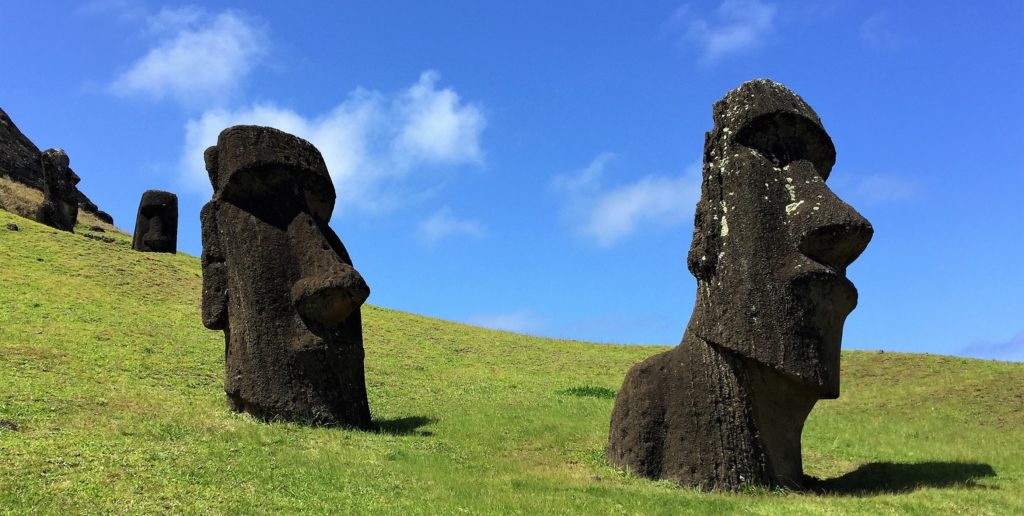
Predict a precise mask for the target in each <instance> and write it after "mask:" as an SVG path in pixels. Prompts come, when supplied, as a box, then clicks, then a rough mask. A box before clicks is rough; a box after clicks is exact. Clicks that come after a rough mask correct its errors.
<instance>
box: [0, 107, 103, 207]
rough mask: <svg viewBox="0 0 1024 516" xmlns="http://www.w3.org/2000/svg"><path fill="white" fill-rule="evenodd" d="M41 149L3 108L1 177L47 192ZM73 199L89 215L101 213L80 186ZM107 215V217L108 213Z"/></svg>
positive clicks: (1, 114)
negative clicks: (41, 163)
mask: <svg viewBox="0 0 1024 516" xmlns="http://www.w3.org/2000/svg"><path fill="white" fill-rule="evenodd" d="M39 154H40V152H39V147H36V146H35V144H34V143H32V141H31V140H29V139H28V138H27V137H26V136H25V135H24V134H22V132H21V131H20V130H19V129H18V127H17V126H16V125H14V122H13V121H12V120H11V117H9V116H7V113H6V112H4V110H3V109H0V176H7V177H9V178H11V179H13V180H15V181H17V182H19V183H22V184H25V185H28V186H31V187H32V188H35V189H36V190H42V189H43V175H42V171H41V170H40V169H39ZM68 171H69V172H70V173H71V177H73V178H75V181H74V182H75V183H76V184H77V183H78V175H77V174H75V172H74V170H71V169H70V168H69V169H68ZM69 196H70V199H71V200H73V201H74V202H75V203H76V204H78V206H79V207H80V208H81V209H82V210H84V211H86V212H89V213H95V214H97V216H98V214H99V213H100V212H98V211H97V207H96V204H94V203H93V202H92V201H90V200H89V198H88V197H86V196H85V194H83V193H82V192H81V191H79V190H78V188H77V187H75V186H72V193H70V194H69ZM104 215H106V214H104ZM106 217H107V218H108V219H110V220H106V219H104V218H103V217H100V220H103V221H104V222H106V223H108V224H113V223H114V219H113V218H111V217H110V215H106Z"/></svg>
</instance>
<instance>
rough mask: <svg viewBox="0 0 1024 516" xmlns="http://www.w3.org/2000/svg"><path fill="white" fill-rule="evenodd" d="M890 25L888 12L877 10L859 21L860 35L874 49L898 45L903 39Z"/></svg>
mask: <svg viewBox="0 0 1024 516" xmlns="http://www.w3.org/2000/svg"><path fill="white" fill-rule="evenodd" d="M891 26H892V24H891V23H890V22H889V15H888V13H886V12H885V11H879V12H877V13H875V14H873V15H872V16H871V17H869V18H868V19H866V20H864V22H863V23H861V25H860V37H861V39H862V40H864V42H865V43H867V45H868V46H869V47H871V48H874V49H885V48H895V47H899V46H900V45H901V44H902V43H903V40H902V38H901V37H900V36H899V35H897V34H896V32H895V31H893V30H892V28H891Z"/></svg>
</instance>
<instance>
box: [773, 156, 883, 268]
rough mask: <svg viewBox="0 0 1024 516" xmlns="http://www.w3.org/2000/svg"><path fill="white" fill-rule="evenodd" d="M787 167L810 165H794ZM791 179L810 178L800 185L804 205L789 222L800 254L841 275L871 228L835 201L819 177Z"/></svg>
mask: <svg viewBox="0 0 1024 516" xmlns="http://www.w3.org/2000/svg"><path fill="white" fill-rule="evenodd" d="M789 167H813V165H811V164H810V163H809V162H807V161H798V162H793V163H791V164H790V165H789ZM793 175H794V176H796V177H812V178H813V180H811V181H809V182H805V184H803V185H800V190H801V197H802V198H804V199H806V200H807V202H806V203H801V204H802V205H800V206H799V207H798V208H794V209H793V212H794V213H793V216H791V217H790V218H789V222H790V229H791V231H792V233H793V235H794V236H795V237H796V239H797V242H798V248H799V250H800V252H801V253H803V254H804V255H805V256H807V257H808V258H811V259H812V260H814V261H816V262H818V263H821V264H823V265H826V266H828V267H831V268H833V269H835V270H836V271H837V272H839V273H845V272H846V267H847V266H849V265H850V264H851V263H853V261H854V260H856V259H857V257H858V256H860V254H861V253H862V252H864V249H865V248H866V247H867V245H868V242H870V241H871V236H872V235H873V234H874V228H872V227H871V223H870V222H868V221H867V219H865V218H864V217H863V216H861V214H860V213H857V210H855V209H853V207H851V206H850V205H849V204H846V203H845V202H843V200H842V199H840V198H839V197H837V196H836V194H834V193H833V192H832V190H831V189H829V187H828V186H826V185H825V181H824V180H823V179H820V176H817V175H816V174H815V175H812V176H808V175H807V174H800V173H794V174H793ZM797 202H799V201H797ZM791 206H792V205H791ZM787 211H788V209H787Z"/></svg>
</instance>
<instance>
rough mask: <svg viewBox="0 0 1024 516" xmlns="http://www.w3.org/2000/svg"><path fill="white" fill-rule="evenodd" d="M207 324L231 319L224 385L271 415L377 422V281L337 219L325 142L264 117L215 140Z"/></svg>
mask: <svg viewBox="0 0 1024 516" xmlns="http://www.w3.org/2000/svg"><path fill="white" fill-rule="evenodd" d="M205 158H206V169H207V171H208V172H209V174H210V181H211V183H212V184H213V187H214V194H213V199H212V200H211V201H210V202H209V203H207V204H206V206H204V207H203V210H202V212H201V214H200V219H201V221H202V228H203V256H202V267H203V302H202V316H203V324H204V325H205V326H206V327H207V328H210V329H217V330H224V338H225V345H226V353H225V357H226V371H225V385H224V390H225V392H226V393H227V397H228V403H229V405H230V406H231V408H232V409H234V410H236V411H245V412H248V413H250V414H252V415H254V416H256V417H259V418H264V419H274V418H281V419H286V420H295V421H304V422H311V423H314V424H331V425H345V426H353V427H363V428H365V427H368V426H369V425H370V410H369V405H368V403H367V398H366V385H365V380H364V373H363V337H362V320H361V317H360V310H359V307H360V306H361V305H362V304H363V302H364V301H365V300H366V298H367V297H368V296H369V293H370V290H369V288H368V287H367V286H366V282H365V281H363V278H362V276H360V274H359V273H358V272H357V271H356V270H355V269H354V268H353V267H352V260H351V259H350V258H349V255H348V252H347V251H346V250H345V246H344V245H342V243H341V240H340V239H339V238H338V236H337V235H336V234H335V233H334V231H333V230H331V228H330V227H329V226H328V225H327V223H328V220H329V219H330V216H331V212H332V211H333V209H334V200H335V193H334V185H333V184H332V183H331V178H330V176H329V175H328V173H327V166H326V165H325V164H324V160H323V157H321V155H320V152H319V151H318V150H317V149H316V148H315V147H313V145H312V144H310V143H309V142H307V141H305V140H302V139H300V138H297V137H295V136H292V135H290V134H287V133H284V132H281V131H278V130H276V129H272V128H269V127H258V126H235V127H230V128H228V129H225V130H224V131H223V132H221V133H220V136H219V137H218V139H217V145H216V146H214V147H210V148H209V149H207V150H206V156H205Z"/></svg>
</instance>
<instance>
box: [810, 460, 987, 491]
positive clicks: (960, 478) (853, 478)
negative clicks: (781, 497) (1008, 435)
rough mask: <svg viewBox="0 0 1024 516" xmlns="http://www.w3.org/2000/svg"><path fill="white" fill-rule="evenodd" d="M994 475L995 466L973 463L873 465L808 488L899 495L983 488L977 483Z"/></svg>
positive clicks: (812, 481)
mask: <svg viewBox="0 0 1024 516" xmlns="http://www.w3.org/2000/svg"><path fill="white" fill-rule="evenodd" d="M994 476H996V472H995V470H994V469H992V466H990V465H988V464H979V463H972V462H917V463H913V464H898V463H894V462H872V463H869V464H864V465H863V466H861V467H859V468H857V469H855V470H853V471H851V472H849V473H847V474H845V475H843V476H841V477H836V478H830V479H827V480H818V479H814V478H812V479H810V482H808V484H809V485H808V487H809V488H810V490H811V491H816V492H818V493H820V494H823V495H854V496H856V495H872V494H898V493H909V492H911V491H914V490H917V489H921V488H925V487H967V488H972V487H980V486H978V485H977V483H976V482H975V480H977V479H979V478H984V477H994Z"/></svg>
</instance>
